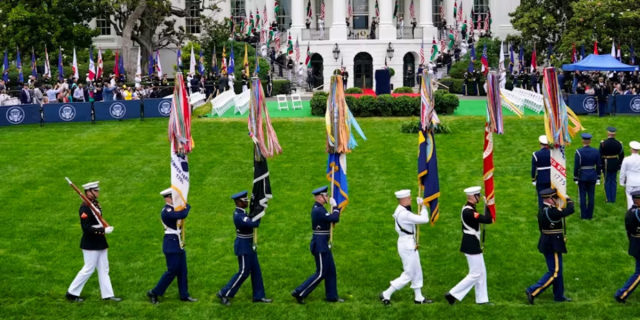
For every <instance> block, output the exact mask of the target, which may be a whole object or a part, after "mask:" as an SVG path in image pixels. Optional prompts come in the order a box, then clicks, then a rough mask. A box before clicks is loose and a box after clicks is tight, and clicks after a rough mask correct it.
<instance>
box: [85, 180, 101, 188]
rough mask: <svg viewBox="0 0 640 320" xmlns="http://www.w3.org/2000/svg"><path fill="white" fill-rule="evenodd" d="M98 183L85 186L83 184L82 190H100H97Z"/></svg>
mask: <svg viewBox="0 0 640 320" xmlns="http://www.w3.org/2000/svg"><path fill="white" fill-rule="evenodd" d="M98 183H100V181H94V182H89V183H87V184H83V185H82V188H84V190H90V189H96V190H100V188H98Z"/></svg>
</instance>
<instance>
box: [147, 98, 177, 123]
mask: <svg viewBox="0 0 640 320" xmlns="http://www.w3.org/2000/svg"><path fill="white" fill-rule="evenodd" d="M171 100H172V99H144V100H143V101H142V105H143V110H144V117H145V118H168V117H169V114H170V113H171Z"/></svg>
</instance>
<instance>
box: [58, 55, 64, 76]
mask: <svg viewBox="0 0 640 320" xmlns="http://www.w3.org/2000/svg"><path fill="white" fill-rule="evenodd" d="M58 80H64V68H63V67H62V48H60V50H59V51H58Z"/></svg>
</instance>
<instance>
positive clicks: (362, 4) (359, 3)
mask: <svg viewBox="0 0 640 320" xmlns="http://www.w3.org/2000/svg"><path fill="white" fill-rule="evenodd" d="M373 16H374V17H375V12H374V13H373ZM353 29H354V30H362V29H369V0H353Z"/></svg>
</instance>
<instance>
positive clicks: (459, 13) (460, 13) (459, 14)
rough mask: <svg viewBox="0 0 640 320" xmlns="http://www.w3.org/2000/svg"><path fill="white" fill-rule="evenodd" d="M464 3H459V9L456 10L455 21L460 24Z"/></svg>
mask: <svg viewBox="0 0 640 320" xmlns="http://www.w3.org/2000/svg"><path fill="white" fill-rule="evenodd" d="M463 3H464V1H460V8H458V18H457V19H456V21H458V22H462V4H463Z"/></svg>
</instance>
